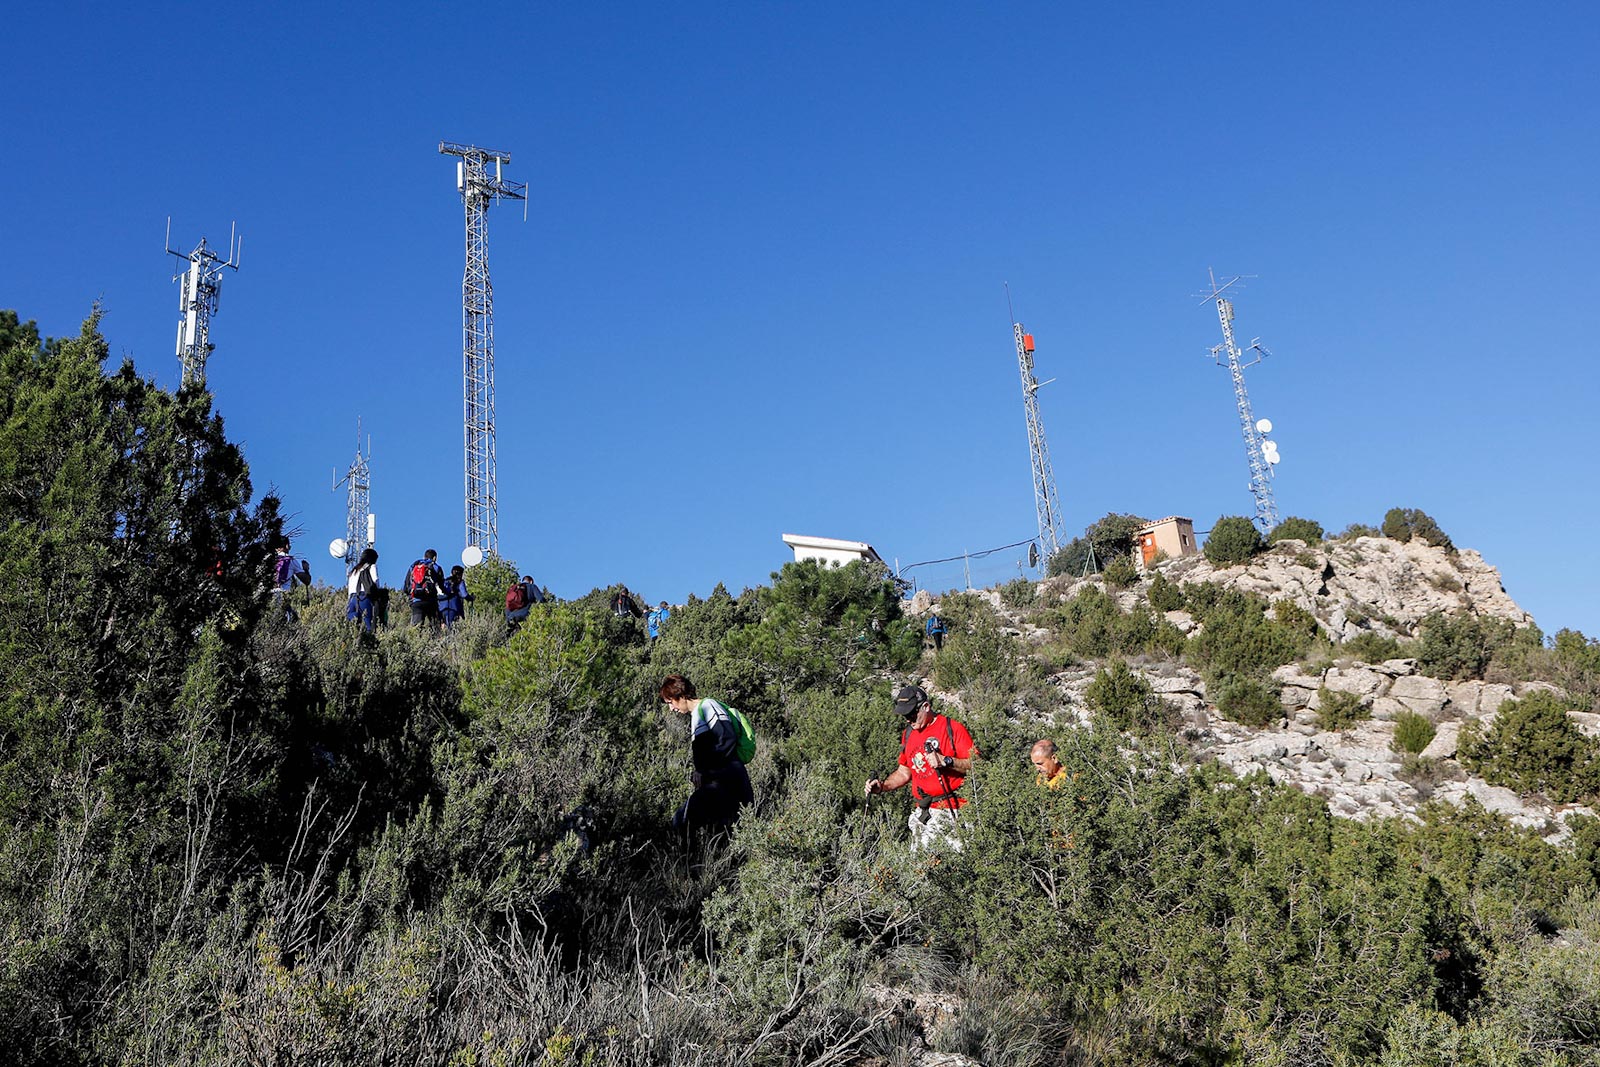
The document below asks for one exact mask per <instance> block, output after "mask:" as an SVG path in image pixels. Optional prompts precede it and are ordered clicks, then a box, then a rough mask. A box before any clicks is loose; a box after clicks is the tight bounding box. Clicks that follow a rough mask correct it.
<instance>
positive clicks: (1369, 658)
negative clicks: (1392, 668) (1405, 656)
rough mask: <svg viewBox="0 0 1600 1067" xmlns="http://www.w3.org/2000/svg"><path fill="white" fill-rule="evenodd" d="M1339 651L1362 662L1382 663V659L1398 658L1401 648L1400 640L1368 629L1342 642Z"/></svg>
mask: <svg viewBox="0 0 1600 1067" xmlns="http://www.w3.org/2000/svg"><path fill="white" fill-rule="evenodd" d="M1339 651H1340V652H1341V653H1343V654H1344V655H1347V656H1353V657H1354V658H1356V659H1358V660H1360V661H1361V662H1362V663H1382V662H1383V661H1384V660H1390V659H1398V658H1400V653H1401V648H1400V642H1399V641H1396V640H1395V639H1394V638H1392V637H1385V636H1384V635H1383V634H1380V633H1374V632H1372V631H1370V630H1368V631H1366V632H1365V633H1359V634H1357V635H1356V636H1354V637H1352V638H1351V639H1350V640H1348V641H1345V642H1343V643H1342V644H1341V645H1340V646H1339Z"/></svg>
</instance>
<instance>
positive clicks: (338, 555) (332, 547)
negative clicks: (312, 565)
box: [328, 537, 350, 559]
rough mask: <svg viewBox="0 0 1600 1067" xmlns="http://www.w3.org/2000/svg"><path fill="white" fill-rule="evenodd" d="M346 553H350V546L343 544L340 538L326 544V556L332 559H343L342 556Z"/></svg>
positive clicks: (343, 541)
mask: <svg viewBox="0 0 1600 1067" xmlns="http://www.w3.org/2000/svg"><path fill="white" fill-rule="evenodd" d="M348 551H350V546H349V545H347V544H346V543H345V540H344V538H342V537H335V538H334V539H333V540H332V541H329V542H328V555H330V556H332V557H333V558H334V559H343V558H344V554H345V553H346V552H348Z"/></svg>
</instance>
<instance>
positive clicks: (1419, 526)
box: [1383, 508, 1455, 552]
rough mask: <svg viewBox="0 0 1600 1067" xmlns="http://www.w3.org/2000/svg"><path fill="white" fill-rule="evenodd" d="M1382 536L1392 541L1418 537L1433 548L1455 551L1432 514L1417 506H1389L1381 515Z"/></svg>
mask: <svg viewBox="0 0 1600 1067" xmlns="http://www.w3.org/2000/svg"><path fill="white" fill-rule="evenodd" d="M1383 536H1385V537H1387V538H1389V539H1390V540H1393V541H1410V540H1411V539H1412V538H1413V537H1420V538H1422V539H1423V540H1424V541H1426V542H1428V544H1430V545H1433V546H1434V547H1435V548H1443V549H1446V550H1448V551H1451V552H1454V551H1455V545H1453V544H1451V542H1450V538H1449V537H1448V536H1446V535H1445V532H1444V531H1443V530H1441V529H1439V524H1438V523H1437V522H1434V521H1433V516H1431V515H1429V514H1428V513H1427V512H1425V511H1420V510H1418V509H1417V508H1390V509H1389V510H1388V512H1387V513H1385V514H1384V516H1383Z"/></svg>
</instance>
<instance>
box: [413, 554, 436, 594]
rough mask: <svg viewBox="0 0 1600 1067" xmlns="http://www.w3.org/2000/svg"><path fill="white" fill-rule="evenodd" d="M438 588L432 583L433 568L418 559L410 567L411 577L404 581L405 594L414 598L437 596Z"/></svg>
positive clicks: (425, 561)
mask: <svg viewBox="0 0 1600 1067" xmlns="http://www.w3.org/2000/svg"><path fill="white" fill-rule="evenodd" d="M438 593H439V590H438V588H437V587H436V586H435V584H434V581H433V568H432V567H431V566H429V564H428V561H427V560H425V559H419V560H417V561H416V562H415V563H413V564H412V565H411V577H409V578H407V579H406V594H407V595H408V596H414V597H428V596H437V595H438Z"/></svg>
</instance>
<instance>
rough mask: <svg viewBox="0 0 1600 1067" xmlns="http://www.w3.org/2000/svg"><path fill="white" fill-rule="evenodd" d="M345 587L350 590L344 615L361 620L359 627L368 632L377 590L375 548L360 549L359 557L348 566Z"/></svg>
mask: <svg viewBox="0 0 1600 1067" xmlns="http://www.w3.org/2000/svg"><path fill="white" fill-rule="evenodd" d="M345 587H346V588H347V589H349V590H350V603H349V604H347V605H346V606H345V609H344V617H345V618H346V619H350V620H351V621H354V620H356V619H359V620H361V628H362V629H363V630H365V631H367V633H369V634H370V633H371V632H372V617H373V614H374V612H375V610H376V608H377V601H378V595H377V594H378V590H379V582H378V550H377V549H375V548H367V549H363V550H362V552H361V558H360V559H359V560H357V561H356V565H355V566H354V567H351V568H350V574H349V576H348V578H347V580H346V583H345Z"/></svg>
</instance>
